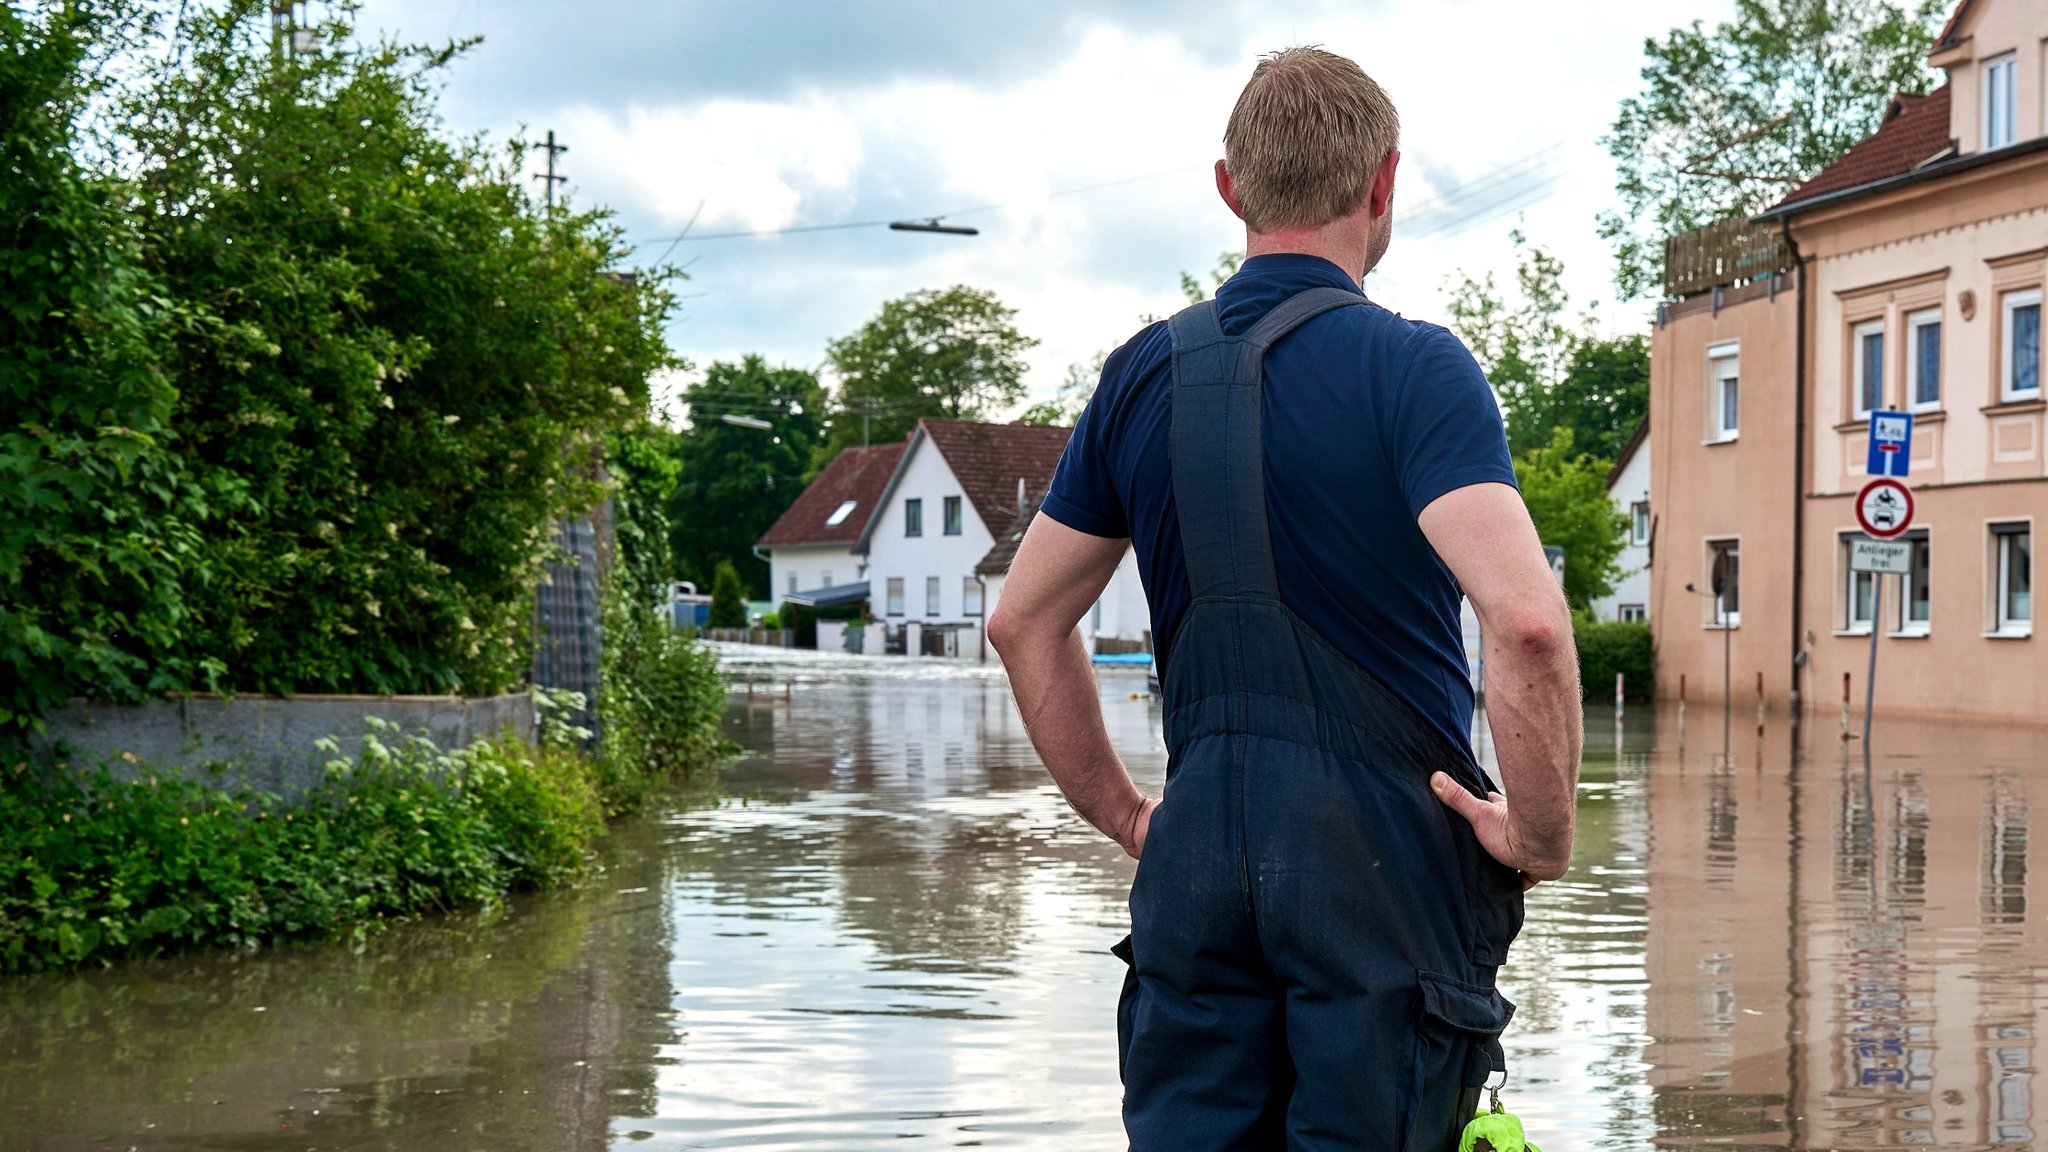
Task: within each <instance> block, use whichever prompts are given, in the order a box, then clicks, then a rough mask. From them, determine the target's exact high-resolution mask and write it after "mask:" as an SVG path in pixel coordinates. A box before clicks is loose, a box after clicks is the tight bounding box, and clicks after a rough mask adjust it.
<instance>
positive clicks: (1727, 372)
mask: <svg viewBox="0 0 2048 1152" xmlns="http://www.w3.org/2000/svg"><path fill="white" fill-rule="evenodd" d="M1731 386H1732V387H1733V388H1734V389H1735V421H1734V423H1732V424H1731V423H1729V421H1728V399H1727V389H1728V388H1729V387H1731ZM1707 430H1708V436H1707V443H1709V444H1725V443H1727V442H1728V441H1730V440H1734V439H1736V438H1737V437H1738V436H1740V435H1741V433H1742V346H1741V345H1740V344H1739V343H1736V342H1733V341H1731V342H1729V343H1726V344H1715V345H1713V346H1711V347H1709V348H1708V349H1707Z"/></svg>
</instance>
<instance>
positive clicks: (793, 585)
mask: <svg viewBox="0 0 2048 1152" xmlns="http://www.w3.org/2000/svg"><path fill="white" fill-rule="evenodd" d="M789 594H790V595H791V596H794V595H796V573H794V572H791V573H790V574H789Z"/></svg>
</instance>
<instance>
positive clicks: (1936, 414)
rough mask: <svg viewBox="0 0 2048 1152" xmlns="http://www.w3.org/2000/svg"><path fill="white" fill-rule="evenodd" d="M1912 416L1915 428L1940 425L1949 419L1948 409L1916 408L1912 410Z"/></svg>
mask: <svg viewBox="0 0 2048 1152" xmlns="http://www.w3.org/2000/svg"><path fill="white" fill-rule="evenodd" d="M1911 414H1912V417H1913V423H1914V425H1915V426H1919V425H1925V424H1939V423H1941V422H1943V421H1945V420H1947V419H1948V409H1946V408H1914V409H1911Z"/></svg>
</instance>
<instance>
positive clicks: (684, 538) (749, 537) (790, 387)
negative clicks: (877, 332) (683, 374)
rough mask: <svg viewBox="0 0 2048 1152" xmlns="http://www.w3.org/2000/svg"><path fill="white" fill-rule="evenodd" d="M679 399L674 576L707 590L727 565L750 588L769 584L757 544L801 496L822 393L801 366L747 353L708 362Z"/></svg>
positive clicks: (819, 433)
mask: <svg viewBox="0 0 2048 1152" xmlns="http://www.w3.org/2000/svg"><path fill="white" fill-rule="evenodd" d="M682 402H683V403H684V404H685V405H686V406H687V407H688V409H689V422H688V426H687V427H686V428H685V429H684V430H683V432H682V434H681V435H680V436H678V437H677V438H676V441H675V451H676V452H677V454H678V456H679V458H680V460H681V468H680V470H679V472H678V475H677V477H676V485H675V493H674V495H673V496H672V497H671V498H670V500H669V505H668V523H669V540H670V544H671V546H672V547H673V549H674V552H675V566H676V573H677V575H678V576H680V577H681V578H682V579H684V580H690V581H693V582H695V583H696V585H697V586H698V587H699V588H704V587H708V586H709V584H710V582H711V580H712V578H713V576H714V575H715V574H716V572H717V571H718V567H719V565H720V564H727V563H729V564H731V565H732V566H733V568H734V570H735V571H736V572H737V573H738V575H739V577H740V579H741V580H742V582H743V583H744V584H745V585H746V587H748V588H750V589H753V590H754V591H757V592H762V591H766V590H767V588H768V565H767V564H765V563H763V562H762V561H761V560H759V559H757V558H756V557H755V556H754V541H756V540H759V539H760V538H761V533H763V532H766V531H767V530H768V526H769V525H771V524H773V523H775V518H776V517H778V516H780V515H782V513H783V510H784V509H786V508H788V507H789V506H790V505H791V504H792V503H794V502H795V501H796V498H797V497H798V496H800V495H802V494H803V490H804V485H805V484H806V483H807V482H808V481H809V478H810V476H811V474H812V471H813V470H812V461H813V459H814V458H815V456H816V454H817V452H818V449H819V446H820V445H821V444H822V443H823V441H824V434H825V428H824V422H825V390H824V388H823V387H821V386H820V385H819V383H818V378H817V377H816V376H814V375H812V374H811V373H809V372H807V371H805V370H803V369H801V368H771V367H769V366H768V364H767V363H766V362H765V361H763V360H762V359H761V358H760V357H759V356H748V357H746V358H745V359H743V360H741V361H740V362H739V363H737V364H735V363H731V362H727V361H720V362H718V363H714V364H712V365H711V366H710V367H709V368H707V369H705V371H704V378H703V379H702V380H700V381H698V382H697V383H695V384H692V385H691V386H690V387H689V388H687V389H685V390H684V392H683V394H682ZM728 416H729V417H732V418H733V419H735V420H740V421H744V422H746V423H747V424H752V423H757V422H761V421H765V422H766V423H767V424H768V427H766V428H759V427H747V426H745V425H743V424H733V423H729V422H728V421H727V420H726V419H725V417H728Z"/></svg>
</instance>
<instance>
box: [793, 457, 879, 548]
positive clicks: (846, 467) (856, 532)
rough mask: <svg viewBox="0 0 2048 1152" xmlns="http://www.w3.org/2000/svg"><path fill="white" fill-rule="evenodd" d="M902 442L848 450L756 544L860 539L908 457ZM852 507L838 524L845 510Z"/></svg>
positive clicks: (810, 542) (848, 541)
mask: <svg viewBox="0 0 2048 1152" xmlns="http://www.w3.org/2000/svg"><path fill="white" fill-rule="evenodd" d="M903 449H904V446H903V445H902V444H877V445H874V446H873V447H871V448H848V449H846V450H845V451H843V452H841V453H840V454H839V455H837V456H835V457H833V459H832V463H830V464H828V465H826V466H825V470H824V471H823V472H820V473H818V476H817V479H815V480H812V481H811V483H810V485H809V487H806V488H805V489H804V490H803V494H802V495H800V496H798V497H797V498H796V502H795V503H793V504H791V505H790V506H789V507H788V509H786V510H785V511H784V512H783V513H782V515H781V516H778V517H776V520H775V523H774V524H772V525H770V526H769V528H768V531H766V532H764V533H762V535H761V539H760V540H758V541H756V543H757V544H758V545H759V546H760V547H763V548H793V547H796V546H798V545H803V544H845V545H848V546H851V545H852V544H853V542H854V541H856V540H858V539H860V536H861V533H862V532H863V531H864V530H866V528H867V526H868V521H869V520H870V519H872V518H873V517H874V514H875V510H876V509H877V508H880V507H881V506H882V492H883V490H884V489H885V488H887V487H888V485H889V480H890V478H891V477H892V476H894V475H895V473H896V465H897V462H898V461H900V460H902V458H903ZM849 502H851V503H852V504H853V507H852V508H850V509H848V510H847V513H846V514H845V515H844V516H840V517H839V518H838V523H836V524H835V523H833V518H834V516H835V514H837V513H838V512H839V510H840V508H841V507H843V506H844V505H846V504H847V503H849Z"/></svg>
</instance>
